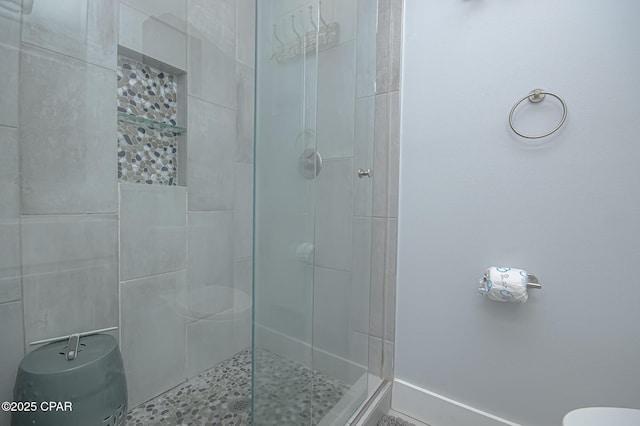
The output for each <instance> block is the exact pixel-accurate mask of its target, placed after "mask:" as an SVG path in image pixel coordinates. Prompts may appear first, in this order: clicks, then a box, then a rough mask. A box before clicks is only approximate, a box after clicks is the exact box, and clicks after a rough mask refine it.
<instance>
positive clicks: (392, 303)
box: [383, 219, 398, 342]
mask: <svg viewBox="0 0 640 426" xmlns="http://www.w3.org/2000/svg"><path fill="white" fill-rule="evenodd" d="M397 253H398V221H397V220H396V219H388V220H387V251H386V254H385V279H384V336H383V337H384V339H385V340H388V341H390V342H394V341H395V338H396V335H395V333H396V269H397V268H396V265H397V260H396V256H397Z"/></svg>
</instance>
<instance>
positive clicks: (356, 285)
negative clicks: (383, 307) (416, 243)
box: [350, 217, 372, 334]
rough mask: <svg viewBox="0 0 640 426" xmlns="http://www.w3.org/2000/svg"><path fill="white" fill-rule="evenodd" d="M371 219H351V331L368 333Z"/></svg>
mask: <svg viewBox="0 0 640 426" xmlns="http://www.w3.org/2000/svg"><path fill="white" fill-rule="evenodd" d="M371 227H372V219H371V218H370V217H359V218H354V219H353V245H352V247H353V248H352V253H353V254H352V257H351V259H352V262H353V264H352V268H351V271H352V272H351V304H350V306H351V329H352V330H354V331H357V332H360V333H367V334H368V333H369V303H370V302H369V294H370V292H371V237H372V232H371Z"/></svg>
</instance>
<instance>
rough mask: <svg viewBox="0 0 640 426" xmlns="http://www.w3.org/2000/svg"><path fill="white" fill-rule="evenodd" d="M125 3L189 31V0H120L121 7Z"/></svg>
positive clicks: (178, 28) (184, 30) (168, 23)
mask: <svg viewBox="0 0 640 426" xmlns="http://www.w3.org/2000/svg"><path fill="white" fill-rule="evenodd" d="M123 4H126V5H127V6H130V7H131V8H135V9H137V10H139V11H140V12H141V13H144V14H145V15H147V16H152V17H154V18H155V19H157V20H158V21H162V22H164V23H166V24H167V25H170V26H172V27H173V28H175V29H177V30H178V31H181V32H183V33H186V32H187V0H120V8H121V9H122V5H123Z"/></svg>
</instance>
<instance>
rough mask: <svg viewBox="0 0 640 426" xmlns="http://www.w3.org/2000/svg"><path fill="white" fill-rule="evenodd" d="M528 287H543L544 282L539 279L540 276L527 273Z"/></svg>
mask: <svg viewBox="0 0 640 426" xmlns="http://www.w3.org/2000/svg"><path fill="white" fill-rule="evenodd" d="M527 288H537V289H541V288H542V283H541V282H540V281H538V277H536V276H535V275H532V274H528V275H527Z"/></svg>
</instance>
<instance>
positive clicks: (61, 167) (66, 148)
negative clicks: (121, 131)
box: [20, 47, 117, 214]
mask: <svg viewBox="0 0 640 426" xmlns="http://www.w3.org/2000/svg"><path fill="white" fill-rule="evenodd" d="M20 89H21V95H22V99H21V101H22V102H21V105H20V114H21V135H20V138H21V150H22V152H21V163H22V207H23V210H22V213H23V214H56V213H86V212H90V213H108V212H115V211H116V210H117V197H116V178H117V176H116V164H117V162H116V149H115V145H114V144H115V142H114V141H116V140H117V139H116V137H117V135H116V126H115V122H116V109H115V105H116V103H115V102H116V75H115V71H109V70H105V69H104V68H101V67H97V66H94V65H90V64H87V63H85V62H80V61H76V60H72V59H69V58H68V57H66V56H61V55H58V54H55V53H50V52H46V51H44V50H40V49H34V48H27V47H25V48H23V52H22V78H21V83H20ZM96 99H98V100H100V101H99V102H95V100H96ZM110 118H111V119H110Z"/></svg>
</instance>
